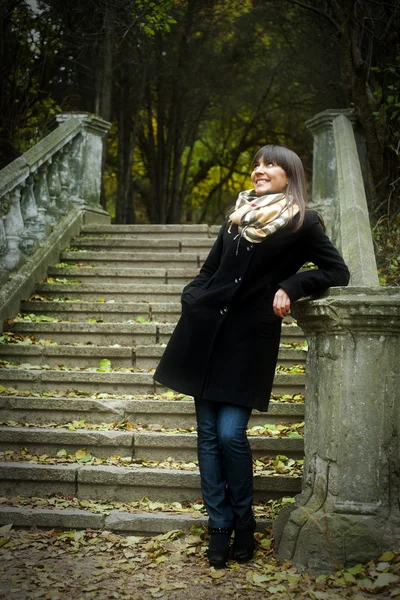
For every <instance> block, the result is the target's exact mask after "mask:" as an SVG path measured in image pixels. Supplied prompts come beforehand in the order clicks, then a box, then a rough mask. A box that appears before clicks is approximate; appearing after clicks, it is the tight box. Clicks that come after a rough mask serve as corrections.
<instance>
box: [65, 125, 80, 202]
mask: <svg viewBox="0 0 400 600" xmlns="http://www.w3.org/2000/svg"><path fill="white" fill-rule="evenodd" d="M68 149H69V157H68V158H69V160H68V170H69V174H70V185H69V192H70V201H71V202H72V203H73V204H75V205H79V206H80V205H82V204H83V199H82V194H81V188H82V168H83V167H82V161H83V136H82V134H81V133H80V134H79V135H77V136H76V137H75V138H74V140H73V141H72V143H71V144H70V145H69V146H68Z"/></svg>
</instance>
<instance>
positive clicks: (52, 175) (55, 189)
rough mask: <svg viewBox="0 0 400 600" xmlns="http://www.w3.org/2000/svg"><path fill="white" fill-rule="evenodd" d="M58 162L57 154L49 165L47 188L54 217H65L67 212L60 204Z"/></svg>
mask: <svg viewBox="0 0 400 600" xmlns="http://www.w3.org/2000/svg"><path fill="white" fill-rule="evenodd" d="M58 161H59V153H57V154H55V155H53V157H52V160H51V165H50V167H49V171H48V175H47V185H48V188H49V194H50V200H51V204H52V206H54V211H55V212H56V217H59V216H60V215H65V214H66V213H67V210H66V209H65V208H64V207H63V206H62V204H61V189H62V188H61V179H60V173H59V170H58Z"/></svg>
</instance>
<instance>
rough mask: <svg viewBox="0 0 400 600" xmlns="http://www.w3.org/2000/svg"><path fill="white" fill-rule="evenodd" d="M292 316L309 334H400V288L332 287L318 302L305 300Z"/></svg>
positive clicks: (295, 308) (295, 306) (294, 309)
mask: <svg viewBox="0 0 400 600" xmlns="http://www.w3.org/2000/svg"><path fill="white" fill-rule="evenodd" d="M292 314H293V316H294V317H295V319H297V320H298V322H299V325H300V327H301V328H302V329H303V330H304V332H305V333H306V334H312V333H316V332H326V333H327V334H329V333H335V334H346V333H348V332H349V331H353V332H355V331H358V332H360V333H385V334H391V335H393V334H396V335H400V289H399V288H396V287H376V288H363V287H343V288H331V289H330V290H328V292H327V293H326V294H325V295H324V296H322V297H320V298H317V299H302V300H299V301H298V302H296V303H295V304H294V305H293V307H292Z"/></svg>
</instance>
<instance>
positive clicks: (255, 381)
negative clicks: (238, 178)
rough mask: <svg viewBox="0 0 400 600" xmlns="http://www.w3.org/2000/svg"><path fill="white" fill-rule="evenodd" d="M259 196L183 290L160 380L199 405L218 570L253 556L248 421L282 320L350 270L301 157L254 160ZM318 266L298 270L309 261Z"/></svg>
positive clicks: (268, 152) (241, 206)
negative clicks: (316, 203) (313, 204)
mask: <svg viewBox="0 0 400 600" xmlns="http://www.w3.org/2000/svg"><path fill="white" fill-rule="evenodd" d="M251 181H252V184H253V187H254V190H248V191H245V192H241V193H240V194H239V197H238V200H237V202H236V206H235V209H234V211H233V212H232V213H231V215H230V217H229V218H228V220H227V221H226V223H225V224H224V225H223V226H222V227H221V229H220V232H219V234H218V237H217V239H216V241H215V243H214V245H213V247H212V249H211V252H210V254H209V255H208V257H207V259H206V261H205V263H204V265H203V267H202V268H201V270H200V273H199V275H197V276H196V277H195V278H194V279H193V281H192V282H191V283H189V284H188V285H187V286H186V287H185V288H184V290H183V293H182V315H181V318H180V319H179V322H178V324H177V326H176V328H175V331H174V333H173V335H172V337H171V339H170V342H169V344H168V346H167V348H166V350H165V353H164V355H163V357H162V359H161V362H160V364H159V366H158V369H157V371H156V373H155V375H154V377H155V379H156V380H157V381H159V382H161V383H163V384H164V385H166V386H168V387H170V388H172V389H174V390H177V391H179V392H181V393H184V394H189V395H191V396H193V397H194V399H195V408H196V418H197V434H198V458H199V467H200V478H201V487H202V494H203V501H204V504H205V507H206V509H207V513H208V516H209V533H210V542H209V548H208V552H207V554H208V558H209V562H210V565H211V566H214V567H219V568H223V567H225V564H226V561H227V559H228V554H229V542H230V537H231V533H232V531H233V530H234V532H235V537H234V544H233V556H234V558H235V559H236V560H238V561H246V560H249V559H251V558H252V556H253V553H254V529H255V520H254V517H253V512H252V499H253V473H252V457H251V450H250V445H249V442H248V440H247V437H246V429H247V424H248V421H249V418H250V414H251V411H252V409H253V408H256V409H258V410H260V411H267V410H268V402H269V397H270V393H271V388H272V383H273V379H274V372H275V366H276V361H277V356H278V350H279V340H280V334H281V323H282V318H283V317H284V316H285V315H286V314H287V313H288V312H289V310H290V306H291V304H292V303H293V302H295V301H296V300H298V299H299V298H301V297H302V296H309V295H311V294H318V293H320V292H322V291H324V290H326V289H327V288H328V287H330V286H342V285H347V283H348V281H349V271H348V269H347V267H346V265H345V264H344V262H343V259H342V258H341V257H340V255H339V253H338V252H337V250H336V249H335V248H334V246H333V245H332V243H331V242H330V240H329V238H328V237H327V236H326V234H325V232H324V228H323V226H322V225H321V221H320V218H319V216H318V214H317V213H316V212H315V211H314V210H310V209H307V208H306V190H305V177H304V169H303V165H302V163H301V160H300V158H299V157H298V156H297V154H295V153H294V152H292V151H291V150H289V149H287V148H285V147H282V146H271V145H268V146H264V147H263V148H261V150H259V151H258V152H257V154H256V156H255V159H254V164H253V172H252V174H251ZM309 261H311V262H313V263H314V264H315V265H317V266H318V269H312V270H308V271H303V272H301V273H299V272H298V271H299V269H300V267H302V266H303V265H304V264H305V263H306V262H309Z"/></svg>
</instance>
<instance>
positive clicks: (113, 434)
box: [0, 225, 306, 533]
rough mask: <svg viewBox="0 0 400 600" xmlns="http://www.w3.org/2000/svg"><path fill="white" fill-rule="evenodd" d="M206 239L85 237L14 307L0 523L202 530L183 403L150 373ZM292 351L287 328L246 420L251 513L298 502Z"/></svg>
mask: <svg viewBox="0 0 400 600" xmlns="http://www.w3.org/2000/svg"><path fill="white" fill-rule="evenodd" d="M217 231H218V227H211V228H209V227H207V226H206V225H169V226H163V225H131V226H115V225H86V226H85V227H83V229H82V231H81V235H80V237H78V238H76V239H74V240H73V242H72V243H71V247H70V248H68V249H66V250H65V251H64V252H63V253H62V256H61V259H60V261H61V262H60V263H59V264H57V265H54V266H52V267H50V268H49V270H48V278H47V280H46V281H45V282H42V283H41V284H40V285H38V286H37V287H36V290H35V294H34V295H33V296H32V297H31V298H30V299H28V300H26V301H25V302H23V303H22V305H21V313H20V314H19V315H18V316H17V317H16V318H15V319H14V320H12V321H11V320H10V321H9V322H8V326H7V328H6V331H5V332H4V333H3V336H2V337H1V341H2V343H1V344H0V366H1V367H3V368H1V369H0V452H1V455H0V460H1V465H0V466H1V475H0V482H1V492H0V496H1V497H2V498H1V499H0V523H9V522H13V523H14V525H16V526H18V525H24V526H26V525H30V524H34V523H35V524H37V525H38V526H51V527H63V528H76V527H95V528H101V527H106V528H107V529H114V530H120V531H130V532H141V533H144V532H146V533H156V532H157V533H159V532H162V531H166V530H168V529H177V528H179V529H188V527H189V526H190V525H191V524H192V523H194V522H195V523H201V524H204V523H205V522H206V518H205V515H204V512H203V511H202V508H201V493H200V485H199V474H198V470H197V465H196V463H195V461H196V433H195V429H194V427H195V418H194V407H193V401H192V399H191V398H189V397H184V396H182V395H179V394H175V393H173V392H172V391H169V390H167V389H166V388H164V387H162V386H161V385H159V384H157V383H155V382H154V380H153V377H152V373H153V371H154V369H155V367H156V365H157V361H158V360H159V358H160V356H161V354H162V352H163V348H164V345H165V344H166V342H167V341H168V339H169V336H170V334H171V332H172V330H173V328H174V324H175V323H176V321H177V319H178V317H179V314H180V293H181V290H182V287H183V286H184V285H185V284H186V283H187V282H188V281H190V280H191V279H192V278H193V277H194V276H195V275H196V273H197V272H198V270H199V267H200V266H201V264H202V262H203V261H204V259H205V258H206V256H207V254H208V251H209V249H210V248H211V246H212V244H213V241H214V239H215V236H216V233H217ZM302 342H303V338H302V332H301V331H300V330H299V328H298V327H297V325H296V324H295V323H293V322H290V320H288V322H287V323H285V324H284V327H283V336H282V347H281V350H280V355H279V361H278V362H279V368H278V371H277V375H276V378H275V384H274V388H273V401H272V402H271V404H270V411H269V412H268V414H265V413H264V414H263V413H257V412H254V414H253V415H252V418H251V422H250V428H251V430H250V438H249V439H250V443H251V446H252V449H253V457H254V460H255V462H254V465H255V466H254V468H255V475H256V476H255V500H256V502H257V503H258V506H259V507H260V506H262V504H263V503H265V502H267V501H268V500H271V499H277V498H280V497H282V496H292V495H294V494H295V493H297V492H299V491H300V489H301V479H300V475H301V459H302V457H303V437H302V435H299V433H298V431H300V432H301V431H302V429H301V426H300V425H297V424H298V423H301V421H302V420H303V419H304V404H303V403H302V402H301V399H302V394H303V393H304V378H305V375H304V373H303V372H302V371H303V370H304V363H305V356H306V353H305V352H304V348H303V347H302ZM299 400H300V401H299ZM280 423H283V425H279V424H280ZM267 434H269V435H267ZM282 455H283V456H284V457H286V458H283V457H282ZM277 457H278V458H277ZM161 503H163V504H164V505H161ZM151 507H152V508H151ZM260 514H264V513H262V511H261V512H260ZM259 522H260V524H261V525H263V526H266V524H268V523H269V521H268V519H267V518H265V517H264V518H262V519H261V520H260V521H259Z"/></svg>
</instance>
